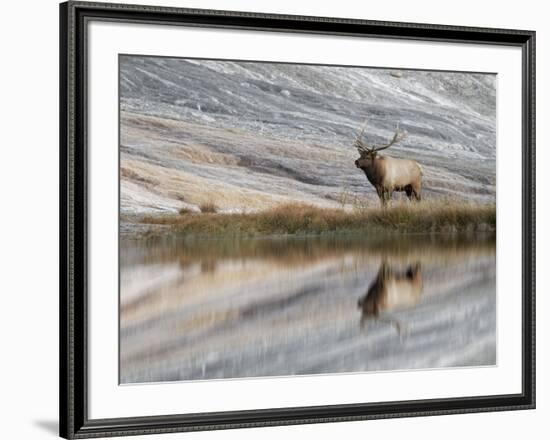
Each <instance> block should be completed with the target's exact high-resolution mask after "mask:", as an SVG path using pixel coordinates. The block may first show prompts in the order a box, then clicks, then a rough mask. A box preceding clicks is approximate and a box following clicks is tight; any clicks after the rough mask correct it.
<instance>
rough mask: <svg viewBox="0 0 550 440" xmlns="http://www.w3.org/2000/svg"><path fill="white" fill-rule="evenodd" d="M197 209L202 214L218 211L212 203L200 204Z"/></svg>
mask: <svg viewBox="0 0 550 440" xmlns="http://www.w3.org/2000/svg"><path fill="white" fill-rule="evenodd" d="M199 209H200V210H201V212H202V213H215V212H217V211H218V208H217V207H216V205H215V204H214V203H212V202H206V203H202V204H201V205H200V206H199Z"/></svg>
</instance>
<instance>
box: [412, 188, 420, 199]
mask: <svg viewBox="0 0 550 440" xmlns="http://www.w3.org/2000/svg"><path fill="white" fill-rule="evenodd" d="M412 192H413V194H414V198H415V199H416V201H417V202H420V200H422V197H421V195H420V187H419V186H416V187H413V188H412Z"/></svg>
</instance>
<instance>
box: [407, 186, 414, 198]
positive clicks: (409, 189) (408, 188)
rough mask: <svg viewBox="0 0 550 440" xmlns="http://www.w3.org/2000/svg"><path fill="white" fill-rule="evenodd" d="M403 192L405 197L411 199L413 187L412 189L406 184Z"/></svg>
mask: <svg viewBox="0 0 550 440" xmlns="http://www.w3.org/2000/svg"><path fill="white" fill-rule="evenodd" d="M405 194H407V198H408V199H409V200H412V197H413V189H412V186H411V185H407V186H406V187H405Z"/></svg>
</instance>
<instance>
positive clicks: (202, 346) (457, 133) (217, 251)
mask: <svg viewBox="0 0 550 440" xmlns="http://www.w3.org/2000/svg"><path fill="white" fill-rule="evenodd" d="M496 82H497V78H496V75H495V74H492V73H476V72H451V71H422V70H413V69H385V68H370V67H363V66H360V67H355V66H333V65H307V64H288V63H273V62H260V61H230V60H208V59H190V58H170V57H153V56H140V55H120V56H119V138H120V145H119V158H120V159H119V180H120V182H119V184H120V187H119V206H120V212H119V227H120V243H119V270H120V292H119V295H120V304H119V306H120V307H119V313H120V316H119V318H120V319H119V325H120V328H119V338H120V344H119V348H120V352H119V361H120V362H119V379H120V383H123V384H132V383H147V382H164V381H188V380H211V379H235V378H255V377H269V376H295V375H311V374H336V373H365V372H377V371H387V370H394V371H395V370H414V369H431V368H457V367H482V366H492V365H495V363H496V354H497V353H496V283H495V278H496V245H495V232H496Z"/></svg>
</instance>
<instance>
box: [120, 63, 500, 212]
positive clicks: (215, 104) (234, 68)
mask: <svg viewBox="0 0 550 440" xmlns="http://www.w3.org/2000/svg"><path fill="white" fill-rule="evenodd" d="M120 69H121V70H120V99H121V102H120V106H121V114H120V116H121V145H120V151H121V210H122V214H123V215H124V214H135V213H159V212H175V211H177V210H178V209H180V208H182V207H187V208H190V209H197V206H198V205H200V204H201V203H205V202H212V203H215V204H216V205H217V206H218V207H219V208H221V209H222V211H225V212H232V211H246V210H258V209H265V208H267V207H271V206H273V205H275V204H278V203H283V202H288V201H299V202H308V203H313V204H316V205H319V206H340V204H341V203H342V200H343V199H346V200H348V201H349V200H352V199H353V198H357V197H360V198H364V197H366V198H367V199H368V200H372V202H373V203H375V199H374V190H373V189H372V187H371V186H370V185H369V184H368V183H367V180H366V178H365V176H364V174H363V173H362V172H361V171H360V170H357V169H356V168H355V166H354V163H353V162H354V160H355V159H356V158H357V152H356V151H355V150H354V148H353V147H352V142H353V140H354V138H355V136H356V134H357V132H358V130H359V128H360V126H361V125H362V123H363V121H364V120H365V118H368V119H369V124H368V127H367V130H366V138H367V139H368V140H369V141H370V142H372V143H375V144H376V143H382V142H384V141H385V140H387V139H389V138H390V137H391V136H392V134H393V133H394V131H395V127H396V124H398V123H399V125H400V127H401V129H403V130H406V131H407V132H408V133H409V136H408V137H407V139H406V140H404V141H403V142H401V143H400V144H398V145H396V146H394V147H392V148H391V149H390V150H388V154H390V155H394V156H396V157H407V158H413V159H416V160H417V161H419V163H421V165H422V167H423V169H424V174H425V176H424V195H425V196H426V197H436V196H441V195H443V196H452V197H458V198H463V199H467V200H474V201H479V202H494V200H495V172H496V170H495V136H496V126H495V123H496V120H495V112H496V87H495V85H496V78H495V76H494V75H491V74H467V73H449V72H424V71H409V70H401V71H398V72H397V73H396V71H392V70H385V69H368V68H349V67H331V66H306V65H291V64H273V63H252V62H228V61H200V60H185V59H171V58H155V57H140V56H122V57H121V58H120Z"/></svg>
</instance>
